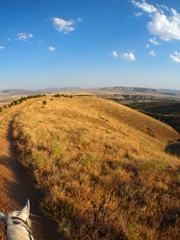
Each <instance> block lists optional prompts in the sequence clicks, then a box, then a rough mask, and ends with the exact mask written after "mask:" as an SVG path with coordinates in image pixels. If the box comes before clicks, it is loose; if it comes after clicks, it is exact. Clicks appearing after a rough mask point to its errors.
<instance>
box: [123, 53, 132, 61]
mask: <svg viewBox="0 0 180 240" xmlns="http://www.w3.org/2000/svg"><path fill="white" fill-rule="evenodd" d="M120 57H121V58H122V59H124V60H127V61H134V60H135V59H136V58H135V56H134V54H133V53H132V52H130V53H123V54H122V55H120Z"/></svg>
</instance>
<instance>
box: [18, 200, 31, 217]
mask: <svg viewBox="0 0 180 240" xmlns="http://www.w3.org/2000/svg"><path fill="white" fill-rule="evenodd" d="M29 213H30V202H29V199H28V200H27V203H26V205H25V207H24V208H23V209H22V210H21V212H20V214H19V217H21V218H22V219H23V220H24V221H26V220H27V218H28V217H29Z"/></svg>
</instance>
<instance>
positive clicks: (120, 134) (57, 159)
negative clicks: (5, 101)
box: [7, 96, 180, 239]
mask: <svg viewBox="0 0 180 240" xmlns="http://www.w3.org/2000/svg"><path fill="white" fill-rule="evenodd" d="M9 110H10V109H7V111H9ZM13 129H14V130H13V135H14V138H15V139H16V144H17V146H18V148H19V150H20V152H21V154H20V160H21V161H22V162H23V164H24V165H25V166H26V167H27V168H28V169H29V170H30V172H31V174H32V175H33V176H34V177H35V178H36V180H37V184H38V187H39V189H41V191H42V192H43V193H44V199H43V200H42V202H41V208H42V210H43V211H44V213H45V214H46V215H47V216H49V217H52V218H53V219H55V220H56V221H57V222H58V223H59V231H61V232H64V234H65V235H66V236H67V237H69V238H71V239H178V238H180V233H179V227H180V211H179V205H180V188H179V186H180V178H179V170H180V162H179V157H178V155H177V154H176V151H171V153H168V152H167V151H166V149H167V148H170V147H171V145H173V146H174V144H176V145H177V147H179V142H178V141H179V139H180V135H179V134H178V133H177V132H176V131H175V130H173V129H172V128H171V127H170V126H168V125H166V124H164V123H162V122H159V121H157V120H155V119H153V118H151V117H149V116H146V115H144V114H142V113H140V112H137V111H135V110H132V109H130V108H128V107H125V106H123V105H120V104H117V103H115V102H112V101H109V100H104V99H100V98H96V97H80V96H79V97H77V96H76V97H73V96H71V97H43V98H40V99H37V100H35V101H31V100H29V105H28V106H26V107H25V108H23V109H22V110H21V111H20V112H19V113H18V115H17V116H16V118H15V121H14V123H13Z"/></svg>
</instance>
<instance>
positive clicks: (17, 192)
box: [0, 101, 65, 240]
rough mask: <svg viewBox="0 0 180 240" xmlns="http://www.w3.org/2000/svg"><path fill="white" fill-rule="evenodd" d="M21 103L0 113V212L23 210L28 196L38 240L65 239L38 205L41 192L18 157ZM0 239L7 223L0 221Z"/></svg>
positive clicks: (35, 235) (35, 237)
mask: <svg viewBox="0 0 180 240" xmlns="http://www.w3.org/2000/svg"><path fill="white" fill-rule="evenodd" d="M25 104H26V105H27V104H30V102H29V101H28V103H24V104H22V105H20V106H17V107H13V108H12V109H9V110H8V111H7V113H3V114H2V116H0V212H3V213H4V214H6V215H7V214H8V213H9V212H10V211H14V210H21V209H22V208H23V207H24V205H25V203H26V201H27V199H30V204H31V213H32V214H35V215H37V216H38V217H34V216H31V217H30V218H31V220H32V221H33V222H32V232H33V236H34V239H35V240H37V239H38V240H40V239H43V240H45V239H48V240H49V239H52V240H58V239H65V238H63V237H62V236H61V235H60V233H59V232H57V224H56V223H55V222H54V221H53V220H48V219H47V218H46V217H45V216H44V215H43V214H42V213H41V210H40V208H39V202H40V200H41V194H40V193H39V191H38V190H37V189H36V188H35V185H36V183H35V182H34V180H33V179H32V178H31V177H30V175H29V174H28V173H27V171H26V169H25V168H24V167H23V166H22V164H21V163H20V162H19V161H18V160H17V159H18V158H17V156H18V153H17V150H16V148H15V146H14V144H13V138H12V122H13V119H14V117H15V116H16V114H17V113H18V111H19V110H20V109H21V108H23V106H24V105H25ZM0 239H2V240H5V239H6V236H5V228H4V224H2V223H0Z"/></svg>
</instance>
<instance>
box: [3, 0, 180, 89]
mask: <svg viewBox="0 0 180 240" xmlns="http://www.w3.org/2000/svg"><path fill="white" fill-rule="evenodd" d="M113 86H131V87H151V88H170V89H178V90H180V2H179V0H173V1H169V0H159V1H158V0H156V1H154V0H147V1H141V0H139V1H138V0H91V1H90V0H0V90H4V89H15V88H24V89H44V88H49V87H82V88H92V87H113Z"/></svg>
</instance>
